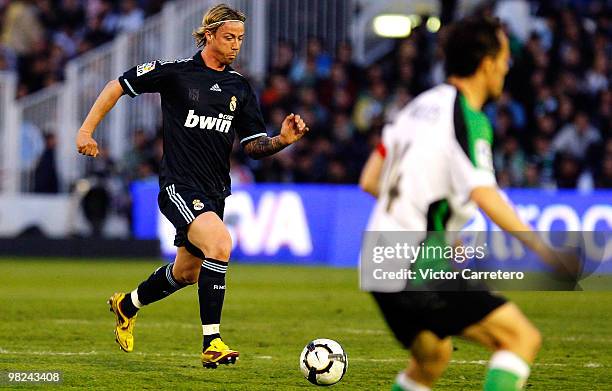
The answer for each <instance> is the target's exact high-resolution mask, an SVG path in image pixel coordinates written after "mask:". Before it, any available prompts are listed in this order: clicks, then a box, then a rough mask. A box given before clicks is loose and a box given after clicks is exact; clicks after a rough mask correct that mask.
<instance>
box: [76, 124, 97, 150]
mask: <svg viewBox="0 0 612 391" xmlns="http://www.w3.org/2000/svg"><path fill="white" fill-rule="evenodd" d="M76 147H77V151H78V152H79V153H80V154H81V155H85V156H93V157H96V156H98V143H97V142H96V140H94V139H93V137H91V133H89V132H87V131H85V130H79V133H78V134H77V137H76Z"/></svg>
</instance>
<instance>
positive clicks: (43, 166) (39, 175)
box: [34, 133, 59, 193]
mask: <svg viewBox="0 0 612 391" xmlns="http://www.w3.org/2000/svg"><path fill="white" fill-rule="evenodd" d="M44 139H45V149H44V151H43V153H42V155H41V156H40V158H39V159H38V164H37V165H36V169H35V171H34V192H35V193H57V192H58V191H59V180H58V178H57V166H56V164H55V147H56V145H57V140H56V139H55V134H53V133H46V134H45V135H44Z"/></svg>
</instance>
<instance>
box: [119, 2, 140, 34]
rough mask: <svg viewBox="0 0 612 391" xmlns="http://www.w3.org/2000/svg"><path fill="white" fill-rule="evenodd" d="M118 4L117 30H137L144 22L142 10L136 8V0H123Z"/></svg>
mask: <svg viewBox="0 0 612 391" xmlns="http://www.w3.org/2000/svg"><path fill="white" fill-rule="evenodd" d="M120 4H121V13H120V14H119V20H118V22H117V31H118V32H121V33H123V32H130V31H136V30H138V29H139V28H140V26H142V24H143V22H144V11H143V10H142V9H140V8H138V3H137V2H136V0H123V1H121V3H120Z"/></svg>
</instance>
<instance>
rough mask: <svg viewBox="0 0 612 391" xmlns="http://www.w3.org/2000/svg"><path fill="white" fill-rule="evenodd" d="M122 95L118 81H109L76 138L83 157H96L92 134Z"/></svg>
mask: <svg viewBox="0 0 612 391" xmlns="http://www.w3.org/2000/svg"><path fill="white" fill-rule="evenodd" d="M123 94H124V92H123V88H122V87H121V84H119V81H118V80H111V81H109V82H108V83H107V84H106V86H105V87H104V89H103V90H102V92H101V93H100V95H98V98H97V99H96V101H95V102H94V104H93V106H92V107H91V109H90V110H89V113H88V114H87V117H86V118H85V121H83V124H82V125H81V128H80V129H79V132H78V133H77V137H76V147H77V151H78V152H79V153H80V154H82V155H85V156H93V157H96V156H98V143H96V140H94V139H93V133H94V131H95V130H96V128H97V127H98V124H99V123H100V122H101V121H102V120H103V119H104V117H105V116H106V114H108V112H109V111H110V110H111V109H112V108H113V107H114V106H115V104H116V103H117V101H118V100H119V98H121V96H122V95H123Z"/></svg>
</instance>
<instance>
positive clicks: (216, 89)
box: [210, 83, 221, 92]
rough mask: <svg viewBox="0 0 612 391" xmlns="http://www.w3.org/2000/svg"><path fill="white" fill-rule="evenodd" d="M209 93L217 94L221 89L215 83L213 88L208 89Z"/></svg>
mask: <svg viewBox="0 0 612 391" xmlns="http://www.w3.org/2000/svg"><path fill="white" fill-rule="evenodd" d="M210 90H211V91H217V92H221V87H219V84H217V83H215V85H214V86H212V87H210Z"/></svg>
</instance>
